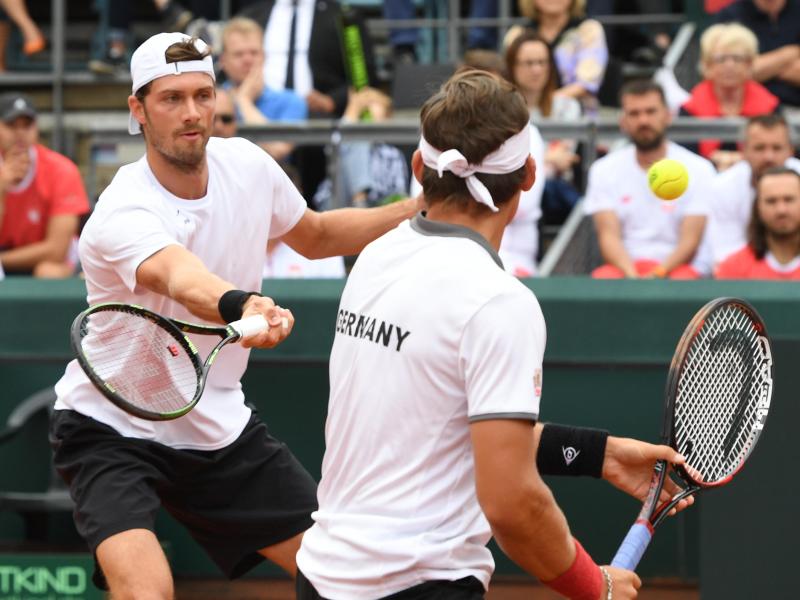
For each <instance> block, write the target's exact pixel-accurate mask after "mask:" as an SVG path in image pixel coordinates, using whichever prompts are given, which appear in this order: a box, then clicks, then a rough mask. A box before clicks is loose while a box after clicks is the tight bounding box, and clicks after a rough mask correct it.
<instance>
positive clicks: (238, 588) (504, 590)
mask: <svg viewBox="0 0 800 600" xmlns="http://www.w3.org/2000/svg"><path fill="white" fill-rule="evenodd" d="M645 586H646V589H643V590H642V592H641V593H640V594H639V599H640V600H699V598H700V593H699V592H698V591H697V589H696V588H687V587H684V586H676V585H671V584H666V583H664V584H661V583H655V582H651V583H650V585H649V586H647V582H645ZM176 591H177V594H176V597H177V600H212V599H213V600H228V599H230V600H294V586H293V584H292V583H291V582H289V581H285V580H274V579H262V580H247V581H238V582H235V583H230V582H227V581H220V580H205V579H204V580H184V581H178V582H177V588H176ZM560 598H561V596H558V595H557V594H555V593H553V592H551V591H550V590H548V589H547V588H544V587H542V586H539V585H535V584H533V583H530V582H528V581H525V580H513V579H512V580H509V579H505V580H500V581H498V582H495V583H494V584H493V585H492V588H491V589H490V590H489V593H488V594H487V595H486V600H559V599H560Z"/></svg>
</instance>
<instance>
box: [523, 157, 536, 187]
mask: <svg viewBox="0 0 800 600" xmlns="http://www.w3.org/2000/svg"><path fill="white" fill-rule="evenodd" d="M536 170H537V169H536V161H534V160H533V157H532V156H531V155H528V158H527V159H526V160H525V179H523V180H522V190H523V191H525V192H527V191H528V190H529V189H531V188H532V187H533V184H534V183H536Z"/></svg>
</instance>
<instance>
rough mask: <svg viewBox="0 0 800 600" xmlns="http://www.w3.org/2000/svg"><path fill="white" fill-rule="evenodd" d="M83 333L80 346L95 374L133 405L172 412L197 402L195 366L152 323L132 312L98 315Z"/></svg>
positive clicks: (165, 332) (169, 336) (176, 342)
mask: <svg viewBox="0 0 800 600" xmlns="http://www.w3.org/2000/svg"><path fill="white" fill-rule="evenodd" d="M82 334H83V337H82V339H81V348H82V350H83V353H84V356H85V357H86V359H87V360H88V361H89V363H90V365H91V367H92V369H93V370H94V372H95V373H96V375H97V376H98V377H99V378H100V379H102V380H103V381H104V382H105V383H106V384H107V385H108V386H109V387H111V388H112V390H113V391H114V392H115V393H116V394H117V395H118V396H120V397H121V398H123V399H124V400H125V401H126V402H128V403H129V404H132V405H134V406H137V407H139V408H142V409H144V410H147V411H150V412H155V413H170V412H174V411H177V410H180V409H181V408H183V407H185V406H186V405H188V404H190V403H191V402H192V400H193V399H194V396H195V393H196V391H197V383H198V382H197V371H196V368H195V364H194V362H193V361H192V359H191V357H190V356H189V354H188V352H187V351H186V349H185V348H184V347H183V346H182V345H181V342H180V341H179V340H178V339H176V338H175V337H174V336H173V334H172V333H171V332H170V331H168V330H166V329H164V328H163V327H161V326H159V325H157V324H156V323H154V322H153V321H151V320H149V319H147V318H145V317H142V316H139V315H136V314H133V313H123V312H118V311H103V312H97V313H94V314H92V315H90V316H89V317H88V319H87V320H86V322H85V323H84V327H83V328H82Z"/></svg>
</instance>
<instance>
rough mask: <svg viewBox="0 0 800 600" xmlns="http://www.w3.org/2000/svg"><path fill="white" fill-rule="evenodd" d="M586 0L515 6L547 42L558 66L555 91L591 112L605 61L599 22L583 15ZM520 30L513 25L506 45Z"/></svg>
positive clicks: (526, 0) (538, 0) (529, 0)
mask: <svg viewBox="0 0 800 600" xmlns="http://www.w3.org/2000/svg"><path fill="white" fill-rule="evenodd" d="M585 7H586V0H571V1H566V0H564V1H560V2H552V1H551V0H519V10H520V13H522V15H524V16H526V17H528V18H529V19H530V25H529V27H530V28H532V29H534V30H536V31H537V32H538V33H539V35H540V36H542V38H543V39H544V40H545V41H546V42H547V44H548V45H549V46H550V49H551V51H552V53H553V56H554V58H555V63H556V66H557V68H558V89H557V90H556V94H560V95H565V96H569V97H571V98H577V99H578V100H580V102H581V104H582V105H583V108H584V112H586V113H587V114H595V113H596V112H597V107H598V101H597V92H598V91H599V90H600V85H601V84H602V83H603V76H604V74H605V70H606V65H607V64H608V47H607V45H606V37H605V33H604V31H603V26H602V25H601V24H600V23H599V22H598V21H596V20H594V19H587V18H585ZM520 33H521V28H519V27H514V28H512V29H510V30H509V32H508V34H507V35H506V45H508V44H510V43H511V42H512V41H513V40H514V38H515V37H516V36H517V35H519V34H520Z"/></svg>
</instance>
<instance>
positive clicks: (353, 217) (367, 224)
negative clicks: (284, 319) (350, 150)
mask: <svg viewBox="0 0 800 600" xmlns="http://www.w3.org/2000/svg"><path fill="white" fill-rule="evenodd" d="M417 211H418V200H417V199H416V198H409V199H407V200H401V201H398V202H393V203H392V204H389V205H387V206H380V207H377V208H341V209H338V210H329V211H326V212H322V213H318V212H314V211H312V210H306V212H305V214H304V215H303V216H302V217H301V219H300V221H298V223H297V225H295V226H294V227H293V228H292V229H291V230H290V231H289V232H288V233H287V234H286V235H284V236H283V241H284V242H286V243H287V244H288V245H289V246H290V247H291V248H293V249H294V250H295V251H297V252H299V253H300V254H302V255H303V256H305V257H306V258H326V257H328V256H349V255H353V254H358V253H359V252H361V250H363V249H364V246H366V245H367V244H369V243H370V242H371V241H372V240H374V239H375V238H378V237H380V236H381V235H383V234H384V233H386V232H387V231H389V230H390V229H393V228H394V227H396V226H397V225H399V224H400V223H401V222H403V221H405V220H406V219H409V218H411V217H413V216H414V215H415V214H416V213H417Z"/></svg>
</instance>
